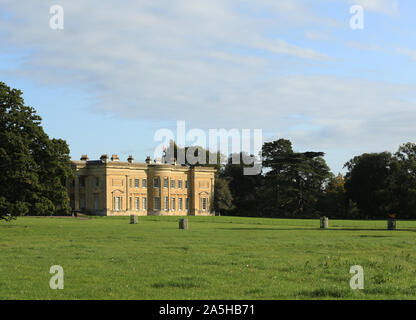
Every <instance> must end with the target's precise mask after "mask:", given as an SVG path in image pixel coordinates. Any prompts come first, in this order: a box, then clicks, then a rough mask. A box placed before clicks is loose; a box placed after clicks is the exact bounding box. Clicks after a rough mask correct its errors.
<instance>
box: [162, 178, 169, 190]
mask: <svg viewBox="0 0 416 320" xmlns="http://www.w3.org/2000/svg"><path fill="white" fill-rule="evenodd" d="M168 186H169V180H168V178H165V179H163V187H164V188H167V187H168Z"/></svg>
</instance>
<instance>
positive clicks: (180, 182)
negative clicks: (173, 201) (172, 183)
mask: <svg viewBox="0 0 416 320" xmlns="http://www.w3.org/2000/svg"><path fill="white" fill-rule="evenodd" d="M178 189H182V180H178Z"/></svg>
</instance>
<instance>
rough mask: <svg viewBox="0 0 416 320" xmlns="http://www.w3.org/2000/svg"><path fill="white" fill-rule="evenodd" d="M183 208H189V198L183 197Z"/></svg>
mask: <svg viewBox="0 0 416 320" xmlns="http://www.w3.org/2000/svg"><path fill="white" fill-rule="evenodd" d="M185 209H186V210H189V198H186V199H185Z"/></svg>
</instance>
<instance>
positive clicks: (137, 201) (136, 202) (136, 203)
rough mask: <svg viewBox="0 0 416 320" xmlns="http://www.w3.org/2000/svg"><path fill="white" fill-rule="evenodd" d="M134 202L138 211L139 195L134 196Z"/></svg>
mask: <svg viewBox="0 0 416 320" xmlns="http://www.w3.org/2000/svg"><path fill="white" fill-rule="evenodd" d="M134 202H135V209H136V211H139V210H140V198H139V197H136V198H135V199H134Z"/></svg>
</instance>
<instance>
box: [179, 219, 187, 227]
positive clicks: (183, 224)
mask: <svg viewBox="0 0 416 320" xmlns="http://www.w3.org/2000/svg"><path fill="white" fill-rule="evenodd" d="M179 229H185V230H187V229H188V218H183V219H179Z"/></svg>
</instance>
